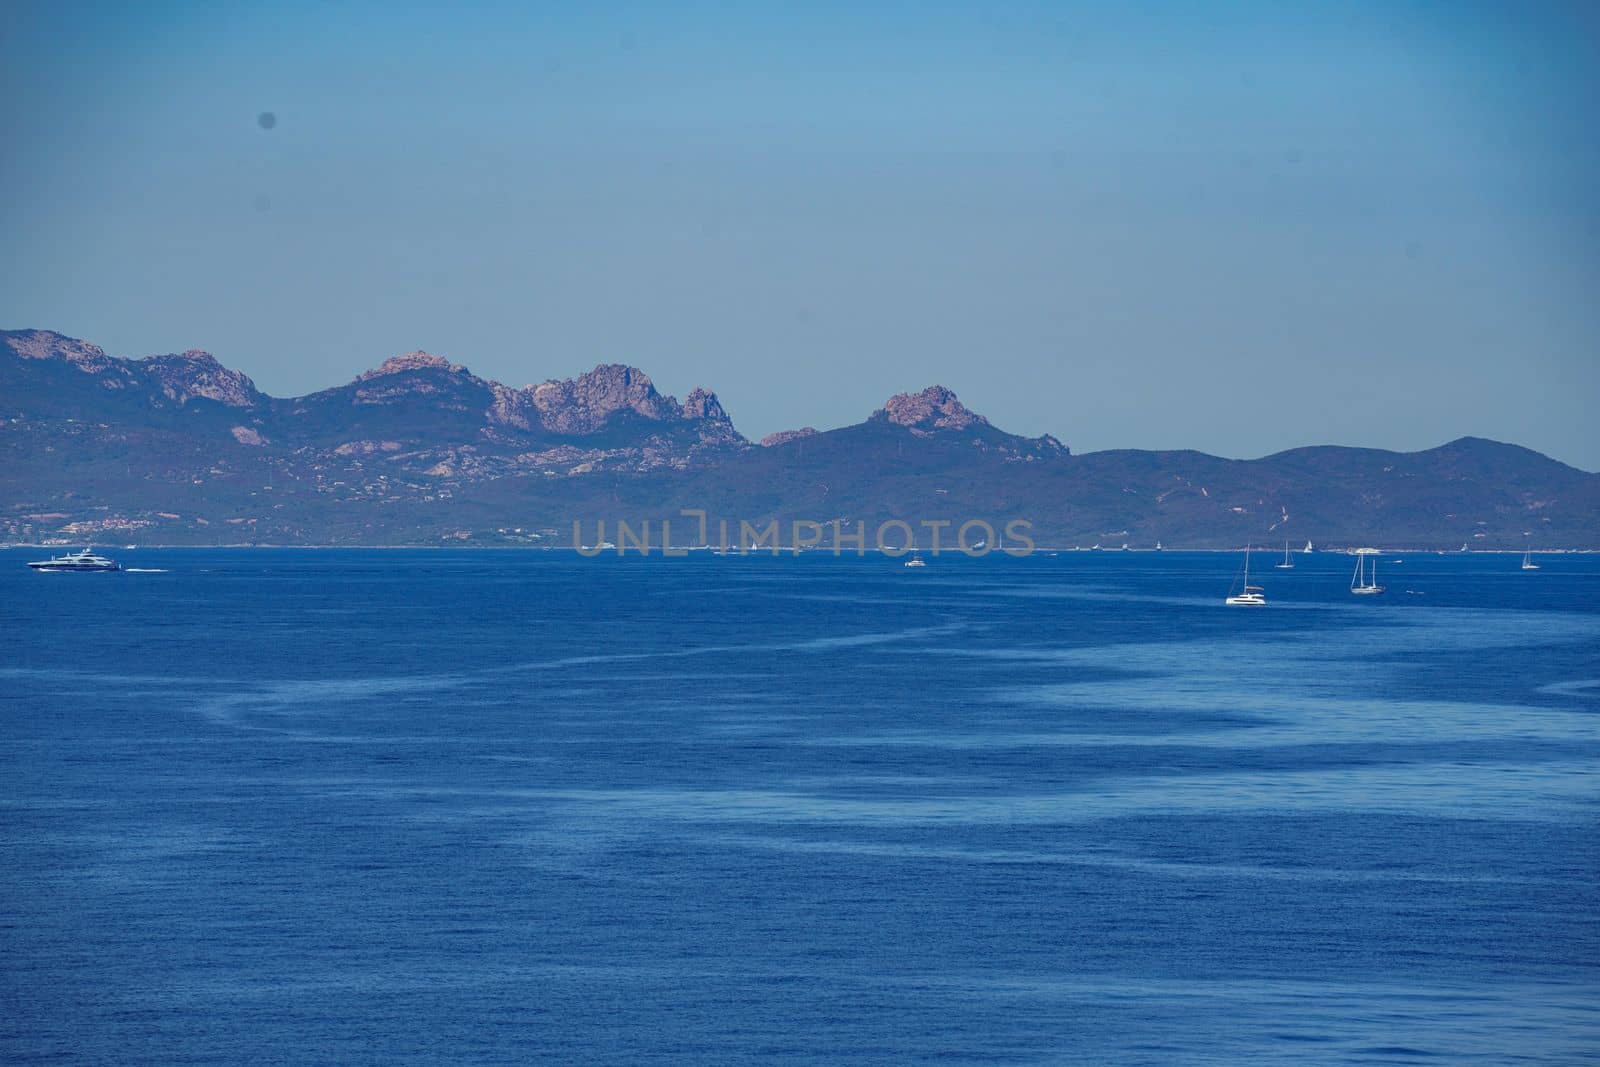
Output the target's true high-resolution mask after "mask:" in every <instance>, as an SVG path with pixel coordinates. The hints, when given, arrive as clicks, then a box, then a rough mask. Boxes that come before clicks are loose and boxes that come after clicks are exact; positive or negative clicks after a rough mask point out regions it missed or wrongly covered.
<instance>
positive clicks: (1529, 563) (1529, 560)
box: [1522, 548, 1539, 571]
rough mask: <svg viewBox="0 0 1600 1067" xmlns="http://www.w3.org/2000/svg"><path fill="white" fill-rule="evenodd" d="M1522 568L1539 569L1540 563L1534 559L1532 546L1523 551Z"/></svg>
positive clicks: (1526, 569) (1528, 569) (1527, 569)
mask: <svg viewBox="0 0 1600 1067" xmlns="http://www.w3.org/2000/svg"><path fill="white" fill-rule="evenodd" d="M1522 569H1523V570H1525V571H1536V570H1538V569H1539V565H1538V564H1537V563H1535V562H1534V561H1533V549H1531V548H1529V549H1526V550H1524V551H1523V553H1522Z"/></svg>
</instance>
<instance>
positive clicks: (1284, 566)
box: [1273, 541, 1311, 571]
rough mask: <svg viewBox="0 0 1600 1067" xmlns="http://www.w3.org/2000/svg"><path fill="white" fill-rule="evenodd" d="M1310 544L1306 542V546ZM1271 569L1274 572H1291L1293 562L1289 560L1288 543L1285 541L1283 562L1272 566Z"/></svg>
mask: <svg viewBox="0 0 1600 1067" xmlns="http://www.w3.org/2000/svg"><path fill="white" fill-rule="evenodd" d="M1310 543H1311V542H1309V541H1307V542H1306V544H1308V545H1309V544H1310ZM1273 569H1274V570H1280V571H1292V570H1294V560H1292V559H1290V558H1289V542H1287V541H1285V542H1284V543H1283V562H1282V563H1275V564H1273Z"/></svg>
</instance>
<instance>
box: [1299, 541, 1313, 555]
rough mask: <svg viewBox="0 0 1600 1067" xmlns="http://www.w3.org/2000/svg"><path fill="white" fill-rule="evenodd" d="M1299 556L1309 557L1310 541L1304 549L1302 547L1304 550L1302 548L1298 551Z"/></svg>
mask: <svg viewBox="0 0 1600 1067" xmlns="http://www.w3.org/2000/svg"><path fill="white" fill-rule="evenodd" d="M1300 554H1301V555H1303V556H1309V555H1311V542H1310V541H1307V542H1306V547H1304V548H1302V549H1301V550H1300Z"/></svg>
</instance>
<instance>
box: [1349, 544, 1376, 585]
mask: <svg viewBox="0 0 1600 1067" xmlns="http://www.w3.org/2000/svg"><path fill="white" fill-rule="evenodd" d="M1368 557H1371V559H1372V576H1371V578H1368V577H1367V574H1366V561H1367V558H1368ZM1350 592H1352V593H1354V594H1355V595H1356V596H1376V595H1378V594H1379V593H1381V592H1383V586H1381V585H1379V584H1378V557H1377V556H1376V555H1375V554H1374V552H1373V551H1368V550H1366V549H1356V573H1355V574H1354V575H1353V576H1352V577H1351V579H1350Z"/></svg>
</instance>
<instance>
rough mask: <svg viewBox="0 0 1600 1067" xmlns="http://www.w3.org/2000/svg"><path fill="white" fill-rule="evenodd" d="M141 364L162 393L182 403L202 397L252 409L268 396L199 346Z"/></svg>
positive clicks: (243, 376)
mask: <svg viewBox="0 0 1600 1067" xmlns="http://www.w3.org/2000/svg"><path fill="white" fill-rule="evenodd" d="M138 364H139V366H141V367H142V368H143V369H144V372H145V374H146V375H147V376H148V377H149V378H150V380H151V381H152V382H153V383H155V385H156V387H157V388H158V389H160V390H161V392H162V394H163V395H165V396H166V398H167V399H168V400H172V401H176V402H177V403H178V404H179V405H180V406H182V405H184V404H187V403H188V402H189V401H191V400H194V399H197V398H199V399H204V400H213V401H216V402H217V403H218V404H223V405H225V406H227V407H230V408H248V407H254V406H255V405H256V404H257V403H259V402H260V401H261V400H263V399H264V397H263V396H262V394H261V392H260V390H258V389H257V388H256V383H255V382H253V381H251V380H250V379H249V378H248V377H246V376H245V375H244V374H241V373H240V372H239V371H236V370H230V369H229V368H227V367H224V366H223V365H222V364H221V363H219V362H217V358H216V357H215V356H213V355H212V354H211V353H210V352H202V351H201V350H200V349H198V348H191V349H190V350H189V351H187V352H184V353H182V354H180V355H167V356H147V357H145V358H144V359H141V360H139V361H138Z"/></svg>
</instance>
